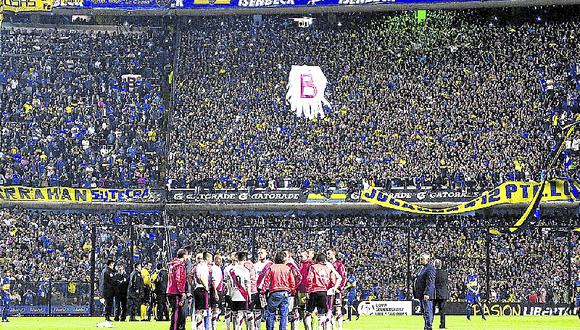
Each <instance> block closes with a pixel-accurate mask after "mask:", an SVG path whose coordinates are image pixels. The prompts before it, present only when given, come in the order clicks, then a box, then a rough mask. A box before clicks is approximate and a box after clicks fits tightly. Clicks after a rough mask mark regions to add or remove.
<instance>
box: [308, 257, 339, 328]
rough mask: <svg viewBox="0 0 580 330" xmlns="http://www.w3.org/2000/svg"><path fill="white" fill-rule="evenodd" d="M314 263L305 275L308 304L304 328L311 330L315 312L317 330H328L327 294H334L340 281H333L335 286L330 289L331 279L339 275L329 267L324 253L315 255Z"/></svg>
mask: <svg viewBox="0 0 580 330" xmlns="http://www.w3.org/2000/svg"><path fill="white" fill-rule="evenodd" d="M315 261H316V263H315V264H314V265H312V266H311V267H310V268H309V270H308V275H306V292H307V294H308V303H307V305H306V313H305V314H306V315H305V318H304V327H305V328H306V330H312V313H314V311H317V314H318V329H320V330H329V329H330V322H328V321H327V313H328V307H327V293H328V292H330V293H334V292H336V290H337V289H338V285H340V281H341V280H342V279H338V280H337V281H335V285H334V286H333V287H331V278H332V277H333V276H339V275H338V274H337V273H336V271H335V270H334V269H331V268H330V267H329V264H328V263H327V262H326V255H325V254H324V253H319V254H317V255H316V259H315ZM329 288H330V289H329Z"/></svg>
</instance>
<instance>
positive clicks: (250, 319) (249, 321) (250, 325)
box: [246, 311, 260, 330]
mask: <svg viewBox="0 0 580 330" xmlns="http://www.w3.org/2000/svg"><path fill="white" fill-rule="evenodd" d="M255 326H256V323H255V322H254V313H253V312H252V311H248V312H246V327H247V330H253V329H260V328H256V327H255Z"/></svg>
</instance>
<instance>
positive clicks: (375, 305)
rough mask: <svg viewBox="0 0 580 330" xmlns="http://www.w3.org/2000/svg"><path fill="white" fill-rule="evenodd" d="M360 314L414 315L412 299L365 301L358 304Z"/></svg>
mask: <svg viewBox="0 0 580 330" xmlns="http://www.w3.org/2000/svg"><path fill="white" fill-rule="evenodd" d="M358 313H359V314H360V315H413V302H411V301H363V302H361V303H360V305H358Z"/></svg>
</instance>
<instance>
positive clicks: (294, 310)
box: [284, 251, 302, 330]
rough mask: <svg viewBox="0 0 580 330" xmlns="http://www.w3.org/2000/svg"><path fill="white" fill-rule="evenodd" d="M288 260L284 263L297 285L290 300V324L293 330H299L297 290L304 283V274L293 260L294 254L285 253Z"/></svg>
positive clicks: (291, 293)
mask: <svg viewBox="0 0 580 330" xmlns="http://www.w3.org/2000/svg"><path fill="white" fill-rule="evenodd" d="M284 253H285V255H286V258H285V259H284V262H285V263H286V266H288V267H289V268H290V271H291V272H292V276H294V281H295V283H296V288H295V289H294V290H292V292H290V297H289V298H288V311H289V313H288V322H289V323H290V329H291V330H297V329H298V323H300V313H299V312H298V298H297V291H298V290H297V288H298V285H299V284H300V283H301V282H302V274H301V273H300V267H299V266H298V264H297V263H296V261H295V260H294V258H292V254H291V253H290V251H284Z"/></svg>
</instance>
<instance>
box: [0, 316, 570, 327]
mask: <svg viewBox="0 0 580 330" xmlns="http://www.w3.org/2000/svg"><path fill="white" fill-rule="evenodd" d="M102 320H103V319H102V318H94V317H13V318H11V319H10V322H9V323H0V329H1V330H4V329H22V330H24V329H26V330H33V329H42V330H65V329H78V330H84V329H107V328H97V327H96V325H97V323H99V322H101V321H102ZM438 322H439V317H438V316H436V317H435V322H434V323H433V325H434V327H433V329H437V328H438V326H439V323H438ZM113 324H114V328H112V329H132V330H133V329H134V330H161V329H163V330H169V323H168V322H155V321H152V322H131V323H129V322H113ZM265 328H266V327H265V325H264V326H263V327H262V329H265ZM186 329H188V330H189V329H191V323H190V322H188V323H187V326H186ZM218 329H219V330H224V329H225V326H224V324H223V322H220V324H219V326H218ZM276 329H278V327H276ZM288 329H289V328H288ZM300 329H302V327H301V328H300ZM375 329H376V330H379V329H418V330H420V329H423V319H422V318H421V316H366V317H361V318H360V320H358V321H352V322H348V321H345V322H344V330H375ZM447 329H474V330H477V329H482V330H483V329H506V330H507V329H510V330H511V329H525V330H531V329H546V330H548V329H549V330H560V329H579V330H580V320H579V319H578V317H577V316H575V315H573V316H489V317H488V319H487V321H483V320H482V319H481V318H479V317H474V318H472V320H471V321H468V320H467V319H466V318H465V317H463V316H448V317H447Z"/></svg>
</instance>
